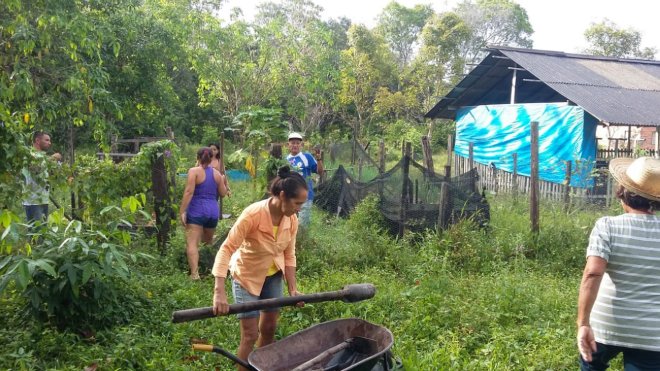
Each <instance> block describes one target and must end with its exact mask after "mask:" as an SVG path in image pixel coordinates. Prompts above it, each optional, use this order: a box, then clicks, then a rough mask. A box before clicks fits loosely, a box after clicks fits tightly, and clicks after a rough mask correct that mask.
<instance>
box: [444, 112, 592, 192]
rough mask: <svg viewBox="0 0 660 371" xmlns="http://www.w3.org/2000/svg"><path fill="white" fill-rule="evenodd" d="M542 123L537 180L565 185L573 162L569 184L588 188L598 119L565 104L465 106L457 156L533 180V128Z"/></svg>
mask: <svg viewBox="0 0 660 371" xmlns="http://www.w3.org/2000/svg"><path fill="white" fill-rule="evenodd" d="M532 121H537V122H538V123H539V178H540V179H542V180H546V181H549V182H554V183H564V177H565V174H566V169H565V165H564V161H568V160H570V161H572V169H573V175H572V177H571V185H572V186H575V187H589V186H591V185H592V183H593V182H592V179H591V177H590V174H591V170H592V168H593V165H594V161H595V156H596V119H595V118H594V117H593V116H591V115H589V114H588V113H585V112H584V110H583V109H582V108H581V107H578V106H569V105H567V104H565V103H531V104H502V105H487V106H476V107H463V108H461V109H459V110H458V112H457V115H456V144H455V146H454V152H455V153H456V154H457V155H459V156H462V157H468V156H469V143H470V142H472V143H474V146H473V155H474V161H475V162H478V163H481V164H484V165H490V166H495V167H496V168H498V169H502V170H505V171H508V172H513V156H512V155H513V154H514V153H517V154H518V169H517V170H518V174H521V175H526V176H529V175H530V127H531V124H530V123H531V122H532Z"/></svg>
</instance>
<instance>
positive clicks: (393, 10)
mask: <svg viewBox="0 0 660 371" xmlns="http://www.w3.org/2000/svg"><path fill="white" fill-rule="evenodd" d="M432 14H433V9H432V8H431V6H430V5H415V6H414V7H413V8H407V7H405V6H402V5H400V4H399V3H397V2H395V1H392V2H390V3H389V4H388V5H387V6H386V7H385V8H384V9H383V11H382V12H381V13H380V15H378V25H377V26H376V32H377V33H379V34H380V35H382V36H383V38H384V39H385V41H386V42H387V44H388V45H389V47H390V49H391V50H392V52H393V53H394V56H395V57H396V60H397V64H398V66H399V68H402V67H404V66H406V65H408V63H409V62H410V60H411V59H412V55H413V51H414V50H415V45H416V43H417V39H418V36H419V33H420V32H421V30H422V27H424V24H426V21H427V19H428V18H429V17H430V16H431V15H432Z"/></svg>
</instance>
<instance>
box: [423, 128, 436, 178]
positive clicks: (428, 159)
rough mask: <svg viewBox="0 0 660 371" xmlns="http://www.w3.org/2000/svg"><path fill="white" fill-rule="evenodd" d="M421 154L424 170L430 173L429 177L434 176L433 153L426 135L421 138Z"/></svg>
mask: <svg viewBox="0 0 660 371" xmlns="http://www.w3.org/2000/svg"><path fill="white" fill-rule="evenodd" d="M422 154H423V155H424V165H426V169H427V170H428V171H429V173H431V176H433V175H435V169H434V168H433V153H432V152H431V145H430V144H429V137H427V136H426V135H424V136H423V137H422Z"/></svg>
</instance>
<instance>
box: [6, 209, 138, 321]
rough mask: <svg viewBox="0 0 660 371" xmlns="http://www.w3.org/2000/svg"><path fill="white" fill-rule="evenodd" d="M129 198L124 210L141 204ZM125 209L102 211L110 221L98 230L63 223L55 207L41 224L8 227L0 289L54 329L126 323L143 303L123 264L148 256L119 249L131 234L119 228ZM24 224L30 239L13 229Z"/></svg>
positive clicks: (17, 229)
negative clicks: (14, 294) (22, 301)
mask: <svg viewBox="0 0 660 371" xmlns="http://www.w3.org/2000/svg"><path fill="white" fill-rule="evenodd" d="M132 201H133V202H126V203H125V208H127V209H130V208H134V207H136V206H141V205H139V204H138V205H136V204H135V202H136V199H135V198H133V200H132ZM117 211H119V213H117ZM126 211H127V210H126V209H121V208H118V207H109V208H106V209H104V210H103V211H102V214H110V213H115V215H114V217H113V218H112V219H113V220H115V221H113V222H110V223H108V225H107V226H106V228H104V229H102V230H97V229H93V228H90V227H89V226H86V225H84V224H83V223H81V222H80V221H77V220H73V221H67V220H66V219H64V217H63V213H62V212H61V211H57V212H55V213H53V214H51V215H50V217H49V221H48V224H47V225H44V226H25V225H21V224H16V223H15V224H12V225H10V226H8V228H7V229H6V230H5V232H4V233H3V242H5V241H4V240H5V239H13V240H14V241H13V243H11V244H5V245H4V246H5V248H6V252H7V253H8V255H7V256H6V257H5V258H4V259H3V260H2V262H0V293H3V292H6V291H7V290H8V289H9V290H11V289H14V290H16V291H17V292H18V294H20V296H22V297H23V298H24V299H25V300H26V303H25V312H26V314H28V315H29V317H32V318H36V319H37V320H38V321H40V322H41V323H52V324H54V325H56V326H57V328H58V329H65V328H70V329H73V330H84V331H87V330H90V329H94V328H99V327H107V326H110V325H112V324H115V323H122V322H126V321H127V320H128V319H129V317H130V315H131V314H132V313H133V312H134V311H135V310H136V309H137V308H139V307H140V306H142V305H143V303H142V302H141V300H140V299H138V298H137V296H136V295H135V294H134V292H133V291H134V290H132V289H129V286H128V285H129V280H130V278H131V271H130V270H129V268H128V265H127V262H129V261H133V262H135V261H136V260H137V259H138V258H148V257H149V256H148V255H146V254H142V253H136V254H130V253H128V252H126V251H124V247H123V246H122V245H128V244H129V243H130V241H131V235H130V234H129V233H128V232H126V231H123V230H120V229H119V226H120V225H121V224H123V223H129V221H128V219H132V218H131V216H130V215H129V216H126V215H122V214H124V212H126ZM134 211H135V210H134ZM24 227H29V228H31V229H32V230H33V231H34V232H32V233H29V234H28V235H29V236H31V237H33V238H32V240H31V241H21V239H20V236H21V235H22V234H23V233H22V232H23V231H19V230H20V229H21V228H24ZM32 243H35V246H34V247H33V246H32ZM12 246H13V248H12ZM16 247H18V249H16ZM11 291H13V290H11Z"/></svg>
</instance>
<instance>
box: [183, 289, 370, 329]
mask: <svg viewBox="0 0 660 371" xmlns="http://www.w3.org/2000/svg"><path fill="white" fill-rule="evenodd" d="M375 294H376V288H375V287H374V285H372V284H370V283H363V284H355V285H347V286H344V288H343V289H342V290H338V291H328V292H320V293H316V294H307V295H298V296H286V297H283V298H276V299H265V300H257V301H251V302H248V303H239V304H231V305H230V306H229V312H227V314H226V315H229V314H236V313H244V312H251V311H254V310H264V309H272V308H280V307H286V306H291V305H296V304H298V303H300V302H305V303H319V302H323V301H331V300H344V301H346V302H349V303H352V302H356V301H360V300H365V299H370V298H372V297H373V296H374V295H375ZM212 317H215V314H213V307H203V308H193V309H184V310H178V311H175V312H174V313H172V322H173V323H180V322H188V321H195V320H199V319H206V318H212Z"/></svg>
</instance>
